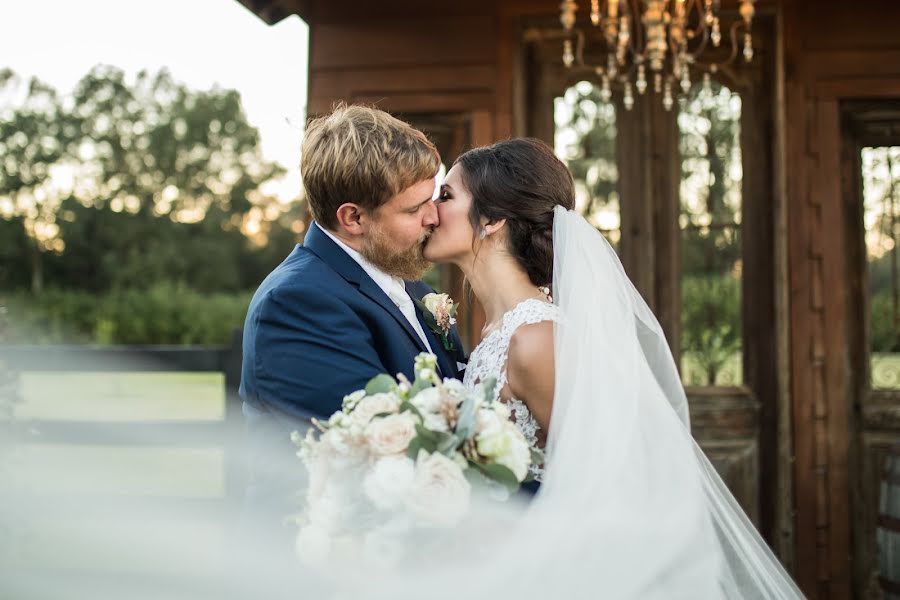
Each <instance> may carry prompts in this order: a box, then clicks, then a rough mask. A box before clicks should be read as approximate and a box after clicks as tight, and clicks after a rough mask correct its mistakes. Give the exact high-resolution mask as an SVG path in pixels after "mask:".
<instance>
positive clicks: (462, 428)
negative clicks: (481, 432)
mask: <svg viewBox="0 0 900 600" xmlns="http://www.w3.org/2000/svg"><path fill="white" fill-rule="evenodd" d="M477 408H478V406H477V402H476V400H475V397H474V396H471V395H469V396H467V397H466V399H465V400H463V403H462V406H461V407H460V408H459V417H458V418H457V421H456V434H457V435H458V436H460V437H461V438H462V439H466V438H468V437H469V436H471V435H472V432H473V431H474V430H475V413H476V410H477Z"/></svg>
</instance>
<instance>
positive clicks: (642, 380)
mask: <svg viewBox="0 0 900 600" xmlns="http://www.w3.org/2000/svg"><path fill="white" fill-rule="evenodd" d="M553 239H554V278H553V292H554V299H555V302H556V303H557V304H558V305H559V307H560V309H561V312H562V314H563V321H562V323H561V324H560V325H558V326H557V329H556V340H555V343H556V351H555V358H556V393H555V396H554V398H555V399H554V408H553V415H552V419H551V431H550V432H549V438H548V444H549V445H548V452H547V454H548V456H549V463H548V465H547V475H546V478H545V482H544V485H543V487H542V490H541V492H540V493H539V494H538V496H537V498H536V500H535V502H534V504H533V506H532V507H531V508H530V509H529V510H530V512H531V517H533V518H534V522H535V523H543V522H546V523H555V524H556V525H558V524H559V522H560V521H559V519H554V518H552V517H550V516H549V515H552V514H554V513H564V514H570V515H578V519H573V520H572V523H571V529H570V530H569V531H558V530H557V531H550V530H547V531H542V532H541V537H540V538H539V539H541V544H543V545H546V546H549V547H557V548H563V549H566V550H564V551H563V553H564V555H563V556H561V561H563V562H565V561H570V560H571V561H573V564H576V563H577V562H584V563H586V564H591V565H593V568H592V569H591V574H590V575H588V573H586V572H582V573H580V574H577V573H573V575H576V576H577V577H578V578H579V579H580V580H582V581H585V579H587V578H588V577H596V582H597V585H598V586H599V588H600V589H604V590H605V591H607V592H608V595H607V596H606V597H610V598H632V597H633V598H656V597H658V598H766V599H773V598H801V597H802V594H801V592H800V590H799V589H798V588H797V587H796V585H795V584H794V583H793V581H792V580H791V578H790V577H789V576H788V574H787V573H786V572H785V571H784V569H783V568H782V567H781V565H780V564H779V563H778V561H777V560H776V559H775V557H774V555H773V554H772V552H771V550H770V549H769V548H768V547H767V546H766V545H765V543H764V542H763V540H762V539H761V538H760V536H759V534H758V533H757V532H756V530H755V529H754V527H753V525H752V523H750V521H749V520H748V519H747V517H746V516H745V515H744V513H743V511H742V510H741V508H740V507H739V506H738V504H737V502H736V501H735V499H734V497H733V496H732V495H731V493H730V492H729V491H728V489H727V488H726V487H725V485H724V483H723V482H722V480H721V479H720V478H719V476H718V475H717V474H716V472H715V470H714V469H713V467H712V465H711V464H710V463H709V461H708V460H707V459H706V457H705V455H704V454H703V452H702V451H701V450H700V448H699V446H698V445H697V444H696V442H695V441H694V440H693V438H692V437H691V435H690V427H689V421H688V408H687V399H686V397H685V394H684V390H683V388H682V386H681V381H680V377H679V375H678V371H677V369H676V367H675V363H674V360H673V358H672V355H671V353H670V351H669V349H668V345H667V344H666V340H665V336H664V334H663V332H662V328H661V327H660V325H659V323H658V321H657V320H656V318H655V317H654V316H653V313H652V312H651V311H650V309H649V308H648V307H647V305H646V303H645V302H644V301H643V299H642V298H641V296H640V294H639V293H638V292H637V290H636V289H635V288H634V286H633V285H632V284H631V282H630V280H629V279H628V277H627V276H626V275H625V272H624V270H623V268H622V265H621V263H620V262H619V260H618V257H617V256H616V254H615V252H614V251H613V249H612V248H611V247H610V245H609V244H608V243H607V242H606V240H605V239H604V238H603V236H602V235H600V234H599V233H598V232H597V231H596V230H595V229H594V228H593V227H591V225H590V224H589V223H587V222H586V221H585V220H584V219H583V218H582V217H581V216H579V215H578V214H576V213H574V212H572V211H566V210H565V209H563V208H562V207H557V208H556V212H555V218H554V232H553ZM569 549H571V550H569ZM570 553H571V554H572V555H573V556H565V554H570ZM576 554H577V555H578V556H580V557H583V558H584V557H586V555H588V556H590V555H593V556H591V559H592V560H587V561H579V560H578V557H576V556H575V555H576ZM563 568H565V567H563ZM582 568H583V569H585V565H584V564H582ZM585 570H587V569H585Z"/></svg>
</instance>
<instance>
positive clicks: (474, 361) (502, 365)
mask: <svg viewBox="0 0 900 600" xmlns="http://www.w3.org/2000/svg"><path fill="white" fill-rule="evenodd" d="M541 321H554V322H558V321H559V307H558V306H556V305H555V304H550V303H549V302H545V301H543V300H539V299H537V298H530V299H528V300H525V301H523V302H520V303H519V304H517V305H516V306H515V307H513V308H512V309H511V310H509V311H507V312H506V314H504V315H503V318H502V320H501V325H500V327H499V328H497V329H495V330H494V331H492V332H491V333H489V334H488V335H487V336H485V338H484V339H483V340H482V341H481V343H480V344H478V346H477V347H476V348H475V350H473V351H472V354H471V355H470V356H469V364H468V366H467V367H466V372H465V377H464V378H463V384H464V385H465V386H466V387H469V388H471V387H474V386H475V385H476V384H478V383H481V382H483V381H487V380H488V379H493V380H494V381H496V385H495V386H494V400H500V399H501V398H500V392H501V391H502V390H503V388H504V387H505V386H506V384H507V383H508V382H507V376H506V362H507V358H508V356H509V342H510V340H511V339H512V336H513V334H514V333H515V332H516V330H517V329H518V328H519V327H521V326H522V325H531V324H534V323H540V322H541ZM504 400H505V402H506V403H507V404H508V405H509V408H510V411H511V412H512V418H513V422H515V424H516V427H518V428H519V430H520V431H521V432H522V434H523V435H524V436H525V439H526V440H527V441H528V444H529V445H530V446H531V447H532V448H533V449H536V450H543V448H541V447H540V444H539V441H538V431H540V429H541V426H540V425H538V422H537V420H535V418H534V416H533V415H532V414H531V411H529V410H528V407H527V406H526V405H525V403H524V402H522V401H521V400H519V399H517V398H508V399H504ZM531 475H532V476H533V477H534V479H535V480H536V481H543V479H544V466H543V465H532V466H531Z"/></svg>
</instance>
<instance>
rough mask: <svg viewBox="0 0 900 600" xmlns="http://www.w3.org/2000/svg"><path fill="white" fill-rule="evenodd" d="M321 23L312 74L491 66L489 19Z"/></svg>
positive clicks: (493, 55)
mask: <svg viewBox="0 0 900 600" xmlns="http://www.w3.org/2000/svg"><path fill="white" fill-rule="evenodd" d="M436 27H438V22H437V21H436V19H435V18H434V17H423V18H418V19H416V18H410V19H392V20H372V21H365V22H361V23H357V22H350V23H335V24H322V25H319V26H318V27H317V28H316V34H315V44H316V52H315V54H313V55H311V56H310V64H309V68H310V71H311V72H315V71H318V70H320V69H335V68H347V67H350V68H358V67H363V66H376V67H378V66H385V65H440V64H459V63H493V62H495V60H496V30H495V28H494V21H493V19H492V18H491V15H489V14H488V15H484V16H472V17H468V16H466V17H446V18H442V19H441V20H440V29H436Z"/></svg>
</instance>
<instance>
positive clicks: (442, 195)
mask: <svg viewBox="0 0 900 600" xmlns="http://www.w3.org/2000/svg"><path fill="white" fill-rule="evenodd" d="M452 197H453V196H451V195H450V192H447V191H441V193H440V194H438V197H437V198H435V199H434V202H435V204H438V203H441V202H446V201H447V200H450V199H451V198H452Z"/></svg>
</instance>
